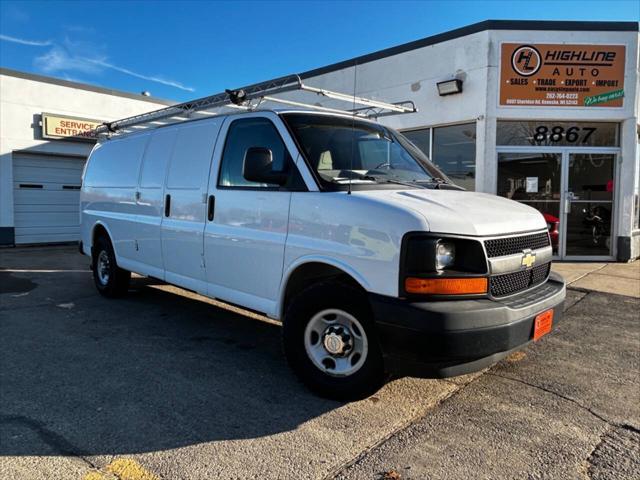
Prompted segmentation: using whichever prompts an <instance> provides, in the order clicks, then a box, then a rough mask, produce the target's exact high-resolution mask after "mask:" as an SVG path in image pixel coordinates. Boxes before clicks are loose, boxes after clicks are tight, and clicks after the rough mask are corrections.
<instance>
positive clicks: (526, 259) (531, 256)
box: [520, 250, 536, 268]
mask: <svg viewBox="0 0 640 480" xmlns="http://www.w3.org/2000/svg"><path fill="white" fill-rule="evenodd" d="M535 263H536V254H535V253H533V252H532V251H531V250H523V251H522V260H521V261H520V265H522V266H523V267H525V268H531V267H533V265H534V264H535Z"/></svg>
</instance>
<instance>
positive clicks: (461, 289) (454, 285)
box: [404, 277, 487, 295]
mask: <svg viewBox="0 0 640 480" xmlns="http://www.w3.org/2000/svg"><path fill="white" fill-rule="evenodd" d="M404 289H405V290H406V291H407V293H421V294H431V295H469V294H474V293H487V279H486V278H485V277H472V278H415V277H408V278H407V279H406V280H405V281H404Z"/></svg>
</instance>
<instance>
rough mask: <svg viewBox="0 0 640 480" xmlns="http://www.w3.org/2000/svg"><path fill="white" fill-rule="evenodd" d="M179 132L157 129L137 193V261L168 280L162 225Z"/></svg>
mask: <svg viewBox="0 0 640 480" xmlns="http://www.w3.org/2000/svg"><path fill="white" fill-rule="evenodd" d="M177 134H178V132H177V131H176V129H175V128H160V129H158V130H156V131H154V132H153V134H152V135H151V140H150V141H149V144H148V145H147V149H146V151H145V153H144V159H143V161H142V169H141V172H140V182H139V186H138V190H137V194H136V203H137V212H138V217H137V218H138V224H137V226H136V228H137V232H136V234H135V237H136V241H137V243H138V251H137V252H136V254H137V255H136V261H137V262H139V263H140V264H141V265H140V267H139V270H140V272H141V273H145V274H147V275H151V276H154V277H156V278H160V279H162V280H164V261H163V258H162V234H161V225H162V217H163V216H164V186H165V185H164V184H165V179H166V176H167V167H168V166H169V161H170V160H171V155H172V153H173V146H174V144H175V141H176V137H177Z"/></svg>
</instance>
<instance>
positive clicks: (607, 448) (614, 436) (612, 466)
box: [586, 425, 640, 480]
mask: <svg viewBox="0 0 640 480" xmlns="http://www.w3.org/2000/svg"><path fill="white" fill-rule="evenodd" d="M639 453H640V431H639V430H638V429H637V428H635V427H632V426H631V425H623V426H619V427H616V426H614V427H608V428H607V429H606V430H605V431H604V433H603V434H602V435H601V436H600V439H599V441H598V443H597V444H596V445H595V446H594V447H593V450H592V451H591V453H590V454H589V456H588V457H587V460H586V466H587V468H586V474H587V477H588V478H589V479H592V480H604V479H610V478H634V475H635V474H636V473H637V472H638V471H640V455H639Z"/></svg>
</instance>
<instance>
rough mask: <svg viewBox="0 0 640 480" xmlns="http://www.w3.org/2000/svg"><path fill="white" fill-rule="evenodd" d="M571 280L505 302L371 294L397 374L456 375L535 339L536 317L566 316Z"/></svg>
mask: <svg viewBox="0 0 640 480" xmlns="http://www.w3.org/2000/svg"><path fill="white" fill-rule="evenodd" d="M565 296H566V288H565V283H564V280H563V279H562V277H560V275H557V274H555V273H553V272H552V273H551V275H550V277H549V280H548V281H547V282H545V283H544V284H542V285H540V286H538V287H535V288H533V289H532V290H528V291H526V292H523V293H520V294H516V295H513V296H510V297H506V298H504V299H500V300H490V299H478V300H447V301H433V302H411V301H409V300H405V299H400V298H393V297H386V296H382V295H375V294H372V295H371V297H370V300H371V306H372V309H373V313H374V318H375V322H376V327H377V330H378V334H379V339H380V344H381V346H382V350H383V353H384V356H385V364H386V366H387V368H388V369H389V370H391V371H394V372H395V373H400V374H405V375H413V376H423V377H424V376H426V377H451V376H455V375H462V374H465V373H470V372H473V371H477V370H481V369H482V368H485V367H487V366H489V365H491V364H493V363H495V362H497V361H499V360H500V359H502V358H504V357H506V356H507V355H508V354H509V353H511V352H512V351H514V350H517V349H520V348H522V347H523V346H524V345H526V344H528V343H529V342H531V341H532V338H533V324H534V319H535V317H536V315H538V314H539V313H542V312H544V311H546V310H549V309H551V308H553V309H554V314H553V326H554V327H555V326H556V325H557V323H558V322H559V321H561V320H562V316H563V310H564V299H565Z"/></svg>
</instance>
